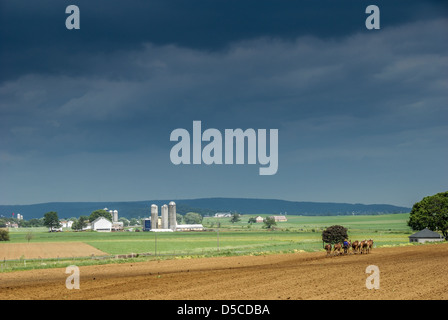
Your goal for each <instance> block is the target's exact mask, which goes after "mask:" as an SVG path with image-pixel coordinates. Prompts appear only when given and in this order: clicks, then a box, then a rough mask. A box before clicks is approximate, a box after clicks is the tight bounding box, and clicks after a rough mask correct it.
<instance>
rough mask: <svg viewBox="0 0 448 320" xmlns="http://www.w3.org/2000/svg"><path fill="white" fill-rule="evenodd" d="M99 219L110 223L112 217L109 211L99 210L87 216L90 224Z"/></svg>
mask: <svg viewBox="0 0 448 320" xmlns="http://www.w3.org/2000/svg"><path fill="white" fill-rule="evenodd" d="M99 217H104V218H106V219H107V220H109V221H112V215H111V213H110V212H109V211H107V210H104V209H100V210H95V211H93V212H92V213H91V214H90V216H89V221H90V222H92V221H93V220H95V219H98V218H99Z"/></svg>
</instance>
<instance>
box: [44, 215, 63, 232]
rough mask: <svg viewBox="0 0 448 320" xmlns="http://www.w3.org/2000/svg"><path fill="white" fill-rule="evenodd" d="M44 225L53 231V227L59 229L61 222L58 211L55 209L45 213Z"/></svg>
mask: <svg viewBox="0 0 448 320" xmlns="http://www.w3.org/2000/svg"><path fill="white" fill-rule="evenodd" d="M44 226H46V227H47V228H49V229H50V231H53V229H59V228H60V227H61V223H60V222H59V217H58V213H57V212H55V211H50V212H47V213H45V214H44Z"/></svg>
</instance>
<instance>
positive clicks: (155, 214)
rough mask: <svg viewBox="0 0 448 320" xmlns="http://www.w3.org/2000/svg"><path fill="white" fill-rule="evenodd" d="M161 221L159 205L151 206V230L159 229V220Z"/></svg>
mask: <svg viewBox="0 0 448 320" xmlns="http://www.w3.org/2000/svg"><path fill="white" fill-rule="evenodd" d="M158 219H159V208H158V207H157V205H155V204H152V205H151V229H157V220H158Z"/></svg>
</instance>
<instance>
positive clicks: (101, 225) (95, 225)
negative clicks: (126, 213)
mask: <svg viewBox="0 0 448 320" xmlns="http://www.w3.org/2000/svg"><path fill="white" fill-rule="evenodd" d="M92 230H95V231H103V232H104V231H105V232H111V231H112V222H110V221H109V220H107V219H106V218H104V217H98V218H97V219H95V220H93V221H92Z"/></svg>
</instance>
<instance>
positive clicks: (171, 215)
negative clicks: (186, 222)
mask: <svg viewBox="0 0 448 320" xmlns="http://www.w3.org/2000/svg"><path fill="white" fill-rule="evenodd" d="M168 219H169V228H170V229H171V230H173V231H176V227H177V221H176V203H175V202H174V201H171V202H170V203H169V204H168Z"/></svg>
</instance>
